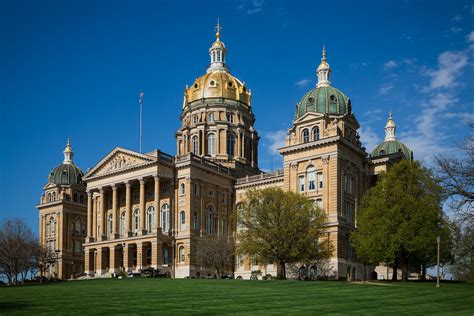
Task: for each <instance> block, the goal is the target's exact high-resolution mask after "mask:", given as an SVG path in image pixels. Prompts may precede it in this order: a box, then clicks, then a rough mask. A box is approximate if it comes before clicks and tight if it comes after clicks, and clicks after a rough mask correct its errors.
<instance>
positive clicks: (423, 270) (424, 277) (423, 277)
mask: <svg viewBox="0 0 474 316" xmlns="http://www.w3.org/2000/svg"><path fill="white" fill-rule="evenodd" d="M421 281H426V265H425V264H423V265H422V266H421Z"/></svg>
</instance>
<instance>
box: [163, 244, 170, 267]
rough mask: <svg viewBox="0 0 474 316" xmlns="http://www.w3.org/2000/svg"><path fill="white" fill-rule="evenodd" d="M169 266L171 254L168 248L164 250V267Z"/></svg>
mask: <svg viewBox="0 0 474 316" xmlns="http://www.w3.org/2000/svg"><path fill="white" fill-rule="evenodd" d="M168 264H169V253H168V247H165V248H163V265H168Z"/></svg>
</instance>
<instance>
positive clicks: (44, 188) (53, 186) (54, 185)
mask: <svg viewBox="0 0 474 316" xmlns="http://www.w3.org/2000/svg"><path fill="white" fill-rule="evenodd" d="M55 187H57V184H55V183H52V182H48V183H47V184H46V185H45V186H44V187H43V190H49V189H52V188H55Z"/></svg>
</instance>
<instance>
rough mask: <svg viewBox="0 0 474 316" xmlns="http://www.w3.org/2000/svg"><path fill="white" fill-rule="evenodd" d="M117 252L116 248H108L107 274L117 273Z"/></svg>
mask: <svg viewBox="0 0 474 316" xmlns="http://www.w3.org/2000/svg"><path fill="white" fill-rule="evenodd" d="M118 270H119V269H118V250H117V247H115V246H112V247H109V272H110V273H115V272H118Z"/></svg>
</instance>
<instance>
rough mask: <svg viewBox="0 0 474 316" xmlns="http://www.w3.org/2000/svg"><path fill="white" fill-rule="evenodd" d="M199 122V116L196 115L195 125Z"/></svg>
mask: <svg viewBox="0 0 474 316" xmlns="http://www.w3.org/2000/svg"><path fill="white" fill-rule="evenodd" d="M198 122H199V116H198V115H194V116H193V123H194V124H197V123H198Z"/></svg>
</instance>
